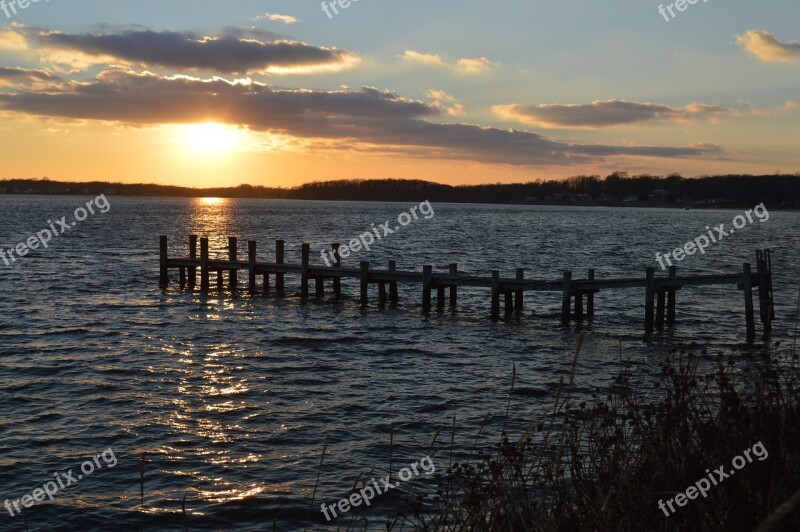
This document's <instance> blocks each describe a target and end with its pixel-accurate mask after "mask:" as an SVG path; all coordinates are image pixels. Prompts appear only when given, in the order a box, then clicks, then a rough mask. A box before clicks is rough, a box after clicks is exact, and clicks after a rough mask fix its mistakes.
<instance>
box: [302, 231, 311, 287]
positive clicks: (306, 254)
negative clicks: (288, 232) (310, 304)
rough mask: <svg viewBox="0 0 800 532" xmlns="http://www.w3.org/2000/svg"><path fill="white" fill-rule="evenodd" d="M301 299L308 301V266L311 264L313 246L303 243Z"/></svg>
mask: <svg viewBox="0 0 800 532" xmlns="http://www.w3.org/2000/svg"><path fill="white" fill-rule="evenodd" d="M301 260H302V262H301V265H302V268H303V269H302V270H301V272H300V297H301V298H302V299H308V266H309V264H310V263H311V244H308V243H303V246H302V251H301Z"/></svg>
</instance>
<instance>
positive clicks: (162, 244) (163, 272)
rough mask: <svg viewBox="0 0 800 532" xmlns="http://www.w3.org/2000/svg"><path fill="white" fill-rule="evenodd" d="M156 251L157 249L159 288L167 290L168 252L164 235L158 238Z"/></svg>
mask: <svg viewBox="0 0 800 532" xmlns="http://www.w3.org/2000/svg"><path fill="white" fill-rule="evenodd" d="M158 249H159V271H160V275H159V278H160V280H159V286H161V288H162V289H165V288H167V286H169V251H168V247H167V237H166V236H165V235H161V236H160V237H158Z"/></svg>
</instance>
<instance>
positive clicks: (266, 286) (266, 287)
mask: <svg viewBox="0 0 800 532" xmlns="http://www.w3.org/2000/svg"><path fill="white" fill-rule="evenodd" d="M262 291H263V293H264V295H265V296H268V295H269V274H268V273H265V274H264V286H263V289H262Z"/></svg>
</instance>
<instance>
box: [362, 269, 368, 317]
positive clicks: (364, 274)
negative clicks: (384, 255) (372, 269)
mask: <svg viewBox="0 0 800 532" xmlns="http://www.w3.org/2000/svg"><path fill="white" fill-rule="evenodd" d="M368 303H369V261H361V306H362V307H366V306H367V304H368Z"/></svg>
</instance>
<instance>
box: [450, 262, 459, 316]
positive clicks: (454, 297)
mask: <svg viewBox="0 0 800 532" xmlns="http://www.w3.org/2000/svg"><path fill="white" fill-rule="evenodd" d="M450 275H458V264H451V265H450ZM457 303H458V287H457V286H456V285H450V308H451V309H454V308H456V305H457Z"/></svg>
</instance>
